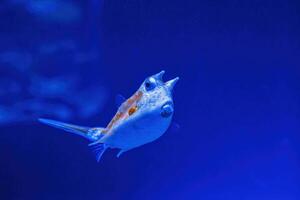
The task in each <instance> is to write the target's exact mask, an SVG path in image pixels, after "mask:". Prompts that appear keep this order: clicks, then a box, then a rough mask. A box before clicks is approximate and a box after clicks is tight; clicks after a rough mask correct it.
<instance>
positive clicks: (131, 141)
mask: <svg viewBox="0 0 300 200" xmlns="http://www.w3.org/2000/svg"><path fill="white" fill-rule="evenodd" d="M164 73H165V72H164V71H161V72H160V73H158V74H155V75H153V76H150V77H148V78H146V80H145V81H144V82H143V83H142V84H141V86H140V87H139V89H138V90H137V91H136V92H135V93H134V94H133V95H132V96H131V97H130V98H129V99H127V100H126V101H125V102H123V103H122V104H121V106H120V107H119V108H118V111H117V113H116V114H115V115H114V117H113V118H112V120H111V121H110V122H109V124H108V125H107V126H106V127H105V128H100V127H99V128H88V127H84V128H82V127H81V126H76V125H72V124H66V123H62V122H57V121H54V120H48V119H40V121H41V122H43V123H46V124H48V125H51V126H54V127H57V128H61V129H64V130H66V131H68V132H72V133H77V134H79V135H81V136H84V137H86V138H87V139H89V140H90V141H92V143H91V144H90V146H92V147H93V148H94V150H95V152H96V156H97V160H98V161H99V160H100V158H101V156H102V155H103V153H104V151H105V150H106V149H107V148H118V149H120V152H119V154H118V156H119V155H121V154H122V153H124V152H126V151H128V150H130V149H133V148H136V147H139V146H141V145H144V144H146V143H149V142H152V141H154V140H156V139H157V138H159V137H160V136H161V135H163V134H164V133H165V131H166V130H167V129H168V127H169V125H170V123H171V120H172V116H173V112H174V103H173V98H172V90H173V87H174V85H175V84H176V82H177V81H178V79H179V78H178V77H177V78H175V79H172V80H170V81H168V82H163V80H162V76H163V74H164Z"/></svg>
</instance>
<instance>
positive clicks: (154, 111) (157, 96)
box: [138, 71, 179, 119]
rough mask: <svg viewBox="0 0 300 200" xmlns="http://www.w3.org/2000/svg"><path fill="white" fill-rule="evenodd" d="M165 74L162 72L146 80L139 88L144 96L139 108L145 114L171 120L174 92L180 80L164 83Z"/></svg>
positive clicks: (175, 79)
mask: <svg viewBox="0 0 300 200" xmlns="http://www.w3.org/2000/svg"><path fill="white" fill-rule="evenodd" d="M164 74H165V71H161V72H159V73H157V74H154V75H152V76H150V77H148V78H146V79H145V80H144V82H143V83H142V85H141V86H140V88H139V91H141V92H142V94H143V95H142V98H141V100H140V101H139V104H138V106H139V107H140V108H141V112H143V113H149V114H151V115H154V116H156V117H158V116H159V117H160V118H164V119H171V117H172V115H173V112H174V103H173V97H172V91H173V88H174V86H175V84H176V82H177V81H178V80H179V78H178V77H176V78H174V79H172V80H169V81H167V82H164V81H163V75H164Z"/></svg>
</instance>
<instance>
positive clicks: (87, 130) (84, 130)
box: [38, 118, 107, 162]
mask: <svg viewBox="0 0 300 200" xmlns="http://www.w3.org/2000/svg"><path fill="white" fill-rule="evenodd" d="M38 120H39V121H40V122H42V123H44V124H47V125H49V126H52V127H55V128H59V129H62V130H64V131H67V132H70V133H75V134H77V135H80V136H82V137H84V138H86V139H88V140H90V141H91V142H93V143H92V144H91V146H94V151H95V153H96V158H97V161H98V162H99V160H100V158H101V156H102V155H103V153H104V151H105V150H106V149H107V147H105V144H102V143H101V142H99V140H100V139H101V138H102V137H103V136H104V134H103V133H102V131H103V129H104V128H100V127H98V128H91V127H84V126H77V125H74V124H67V123H64V122H59V121H55V120H51V119H43V118H40V119H38ZM95 143H97V144H95Z"/></svg>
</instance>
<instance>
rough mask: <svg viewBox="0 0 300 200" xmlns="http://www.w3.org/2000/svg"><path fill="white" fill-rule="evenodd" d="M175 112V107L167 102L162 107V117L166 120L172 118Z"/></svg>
mask: <svg viewBox="0 0 300 200" xmlns="http://www.w3.org/2000/svg"><path fill="white" fill-rule="evenodd" d="M173 112H174V107H173V103H172V102H167V103H165V104H164V105H163V106H162V107H161V112H160V115H161V116H162V117H164V118H168V117H170V116H171V115H172V114H173Z"/></svg>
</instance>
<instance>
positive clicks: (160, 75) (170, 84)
mask: <svg viewBox="0 0 300 200" xmlns="http://www.w3.org/2000/svg"><path fill="white" fill-rule="evenodd" d="M164 74H165V71H164V70H162V71H161V72H159V73H157V74H155V75H154V77H155V78H156V79H158V80H160V81H163V80H162V78H163V75H164ZM178 80H179V77H176V78H174V79H172V80H169V81H167V82H165V86H166V87H167V88H168V89H169V90H170V91H172V90H173V88H174V86H175V84H176V83H177V81H178Z"/></svg>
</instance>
